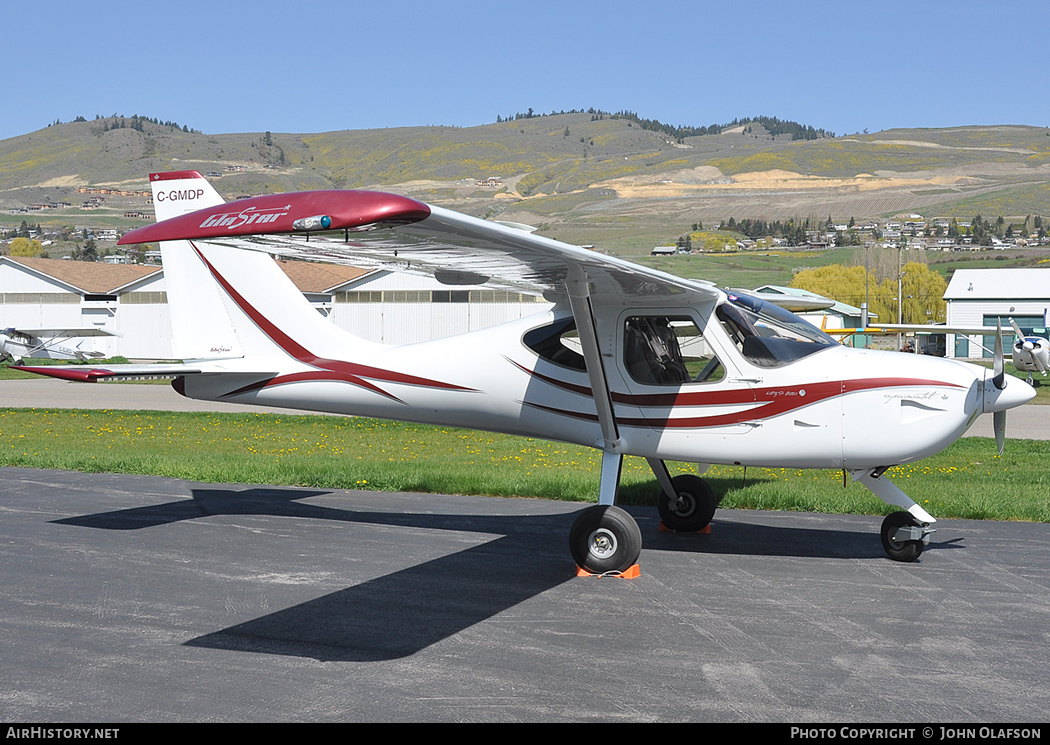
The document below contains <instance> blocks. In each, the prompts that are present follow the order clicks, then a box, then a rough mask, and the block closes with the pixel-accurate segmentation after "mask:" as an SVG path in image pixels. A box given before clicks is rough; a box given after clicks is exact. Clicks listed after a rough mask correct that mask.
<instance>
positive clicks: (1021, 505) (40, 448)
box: [0, 409, 1050, 522]
mask: <svg viewBox="0 0 1050 745" xmlns="http://www.w3.org/2000/svg"><path fill="white" fill-rule="evenodd" d="M599 463H600V454H599V453H598V452H597V451H595V450H591V449H588V448H582V447H579V446H575V445H566V444H563V443H556V442H549V441H545V440H536V439H531V438H521V437H512V436H509V435H498V434H490V433H480V432H474V431H471V430H462V429H454V428H447V427H429V426H424V425H414V424H402V423H395V422H388V421H382V420H376V419H366V418H345V419H343V418H332V417H316V416H280V415H272V414H204V413H192V414H186V413H162V412H150V411H76V410H50V409H0V466H22V467H29V468H45V469H63V470H76V471H85V472H106V473H133V474H151V475H158V476H168V477H173V478H180V479H188V480H192V481H202V482H210V483H243V484H280V485H296V486H310V487H317V488H326V489H375V490H382V491H418V492H434V493H456V494H483V495H492V496H501V497H511V496H522V497H542V498H547V499H561V500H570V501H592V502H593V501H597V484H598V470H599ZM689 468H690V467H689V466H688V465H686V464H675V466H674V467H673V468H672V470H673V471H674V472H685V471H687V470H689ZM889 475H890V477H891V478H892V479H893V481H894V482H896V483H897V484H898V485H899V486H900V487H901V488H902V489H904V491H905V492H907V493H908V494H909V495H910V496H911V497H912V498H913V499H915V500H916V501H917V502H919V503H920V504H922V505H923V506H924V507H925V508H926V509H927V510H929V511H930V512H931V513H932V514H934V515H935V516H937V517H963V518H977V519H999V520H1028V521H1037V522H1050V443H1048V442H1042V441H1029V440H1016V441H1011V442H1010V443H1008V446H1007V449H1006V453H1005V454H1004V455H1003V456H1002V457H999V456H997V455H996V451H995V445H994V442H992V441H991V440H987V439H981V438H966V439H963V440H960V441H959V442H957V443H955V444H954V445H953V446H952V447H950V448H948V449H947V450H946V451H944V452H943V453H940V454H938V455H936V456H934V457H931V458H928V459H926V460H924V461H922V462H919V463H916V464H912V465H908V466H900V467H896V468H893V469H891V470H890V472H889ZM705 478H707V479H708V480H709V483H710V484H711V486H712V487H713V488H714V490H715V492H716V494H718V495H719V496H720V497H721V498H722V505H723V506H725V507H737V508H747V509H771V510H799V511H806V512H824V513H849V514H875V515H877V514H884V513H886V512H889V511H891V510H890V509H889V508H887V507H886V505H884V504H883V503H882V502H881V501H879V500H878V499H877V498H875V497H874V496H873V495H871V494H870V493H869V492H868V491H867V490H866V489H865V488H863V487H861V486H858V485H856V484H849V485H848V486H847V487H846V488H843V477H842V472H841V471H805V470H794V469H764V468H750V469H747V470H746V472H745V470H744V469H742V468H740V467H723V466H713V467H712V468H711V469H710V470H709V471H708V472H707V473H706V474H705ZM622 484H623V489H622V499H623V501H624V502H625V503H628V504H654V499H655V494H656V491H657V486H656V481H655V478H654V477H653V475H652V473H651V471H650V470H649V468H648V466H647V465H646V464H645V461H644V460H642V459H639V458H629V459H627V462H626V464H625V466H624V471H623V480H622Z"/></svg>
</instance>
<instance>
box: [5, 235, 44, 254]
mask: <svg viewBox="0 0 1050 745" xmlns="http://www.w3.org/2000/svg"><path fill="white" fill-rule="evenodd" d="M11 255H12V256H23V257H34V256H43V255H44V247H43V246H42V245H41V244H40V241H38V240H37V239H35V238H34V239H33V240H30V239H28V238H23V237H22V236H19V237H18V238H15V239H13V240H12V241H11Z"/></svg>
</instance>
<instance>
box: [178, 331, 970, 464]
mask: <svg viewBox="0 0 1050 745" xmlns="http://www.w3.org/2000/svg"><path fill="white" fill-rule="evenodd" d="M555 319H556V315H555V314H554V313H547V314H539V315H536V316H532V317H530V318H526V319H522V320H520V321H515V322H513V323H509V324H502V325H500V326H497V327H493V328H490V329H486V330H482V331H477V332H473V333H469V334H465V335H462V336H457V337H452V338H448V339H442V340H437V341H432V342H425V343H420V344H413V345H407V346H401V347H384V346H376V347H372V348H371V349H370V352H369V355H368V358H367V361H368V366H367V369H365V368H363V367H362V366H356V367H355V366H353V362H352V361H349V360H347V361H343V362H344V364H349V365H351V366H350V367H341V366H340V365H339V364H336V363H335V362H333V361H332V360H323V361H321V362H320V364H308V363H304V362H301V361H299V360H296V359H293V358H291V357H287V358H284V359H274V360H272V362H273V368H274V369H275V371H279V372H277V374H276V375H273V376H268V377H266V378H263V379H259V378H258V377H256V378H254V379H253V378H250V377H247V378H241V379H239V378H237V377H236V376H231V375H229V373H233V372H235V371H236V369H237V363H236V360H230V361H228V362H227V363H226V374H223V375H215V376H210V375H203V376H194V377H191V378H186V379H184V380H181V381H180V382H179V383H178V385H177V389H178V390H179V391H180V392H182V393H183V394H184V395H187V396H190V397H193V398H202V399H209V400H214V399H219V400H228V401H235V402H239V403H246V404H247V403H251V404H257V405H266V406H275V407H285V408H295V409H302V410H306V411H323V412H328V413H333V414H350V415H359V416H370V417H378V418H386V419H394V420H402V421H412V422H419V423H428V424H438V425H445V426H458V427H466V428H472V429H480V430H489V431H497V432H506V433H512V434H518V435H524V436H530V437H539V438H546V439H557V440H562V441H567V442H573V443H577V444H580V445H585V446H592V447H602V442H603V438H602V432H601V429H600V427H599V424H598V418H597V415H596V413H595V404H594V400H593V393H592V391H591V388H590V384H589V381H588V377H587V374H586V372H585V371H583V370H579V369H572V368H570V367H567V366H564V365H559V364H555V363H553V362H549V361H547V360H545V359H543V358H542V357H541V356H540V355H538V354H537V353H536V352H535V351H534V350H533V349H531V348H530V347H528V346H526V345H525V344H524V343H523V342H522V338H523V337H524V336H525V335H526V333H527V332H529V331H530V330H532V329H536V328H541V327H543V326H544V325H545V324H549V323H551V322H552V321H554V320H555ZM711 326H712V330H711V331H709V332H708V334H707V338H708V343H709V344H710V345H712V347H716V349H717V352H718V355H719V359H720V360H721V361H722V362H723V364H724V366H725V374H724V376H723V377H722V378H721V379H720V380H718V381H715V382H685V383H682V384H680V385H675V386H666V385H663V386H660V385H649V384H646V383H640V382H639V381H637V380H635V379H634V378H633V377H632V376H631V375H630V374H629V373H628V371H627V370H626V369H625V367H624V365H623V364H620V360H621V359H622V356H623V355H622V352H623V350H622V349H620V348H618V347H619V346H620V345H615V346H614V348H613V349H610V350H609V351H608V352H607V354H606V362H607V366H606V374H607V376H608V379H609V385H610V388H611V392H612V398H613V407H614V412H615V418H616V423H617V426H618V427H619V434H620V442H619V444H618V449H619V450H620V451H621V452H622V453H624V454H630V455H638V456H644V457H649V458H660V459H667V460H680V461H694V462H701V463H720V464H738V465H747V466H768V467H793V468H847V469H863V468H873V467H878V466H882V465H891V464H897V463H906V462H912V461H916V460H919V459H921V458H925V457H927V456H929V455H931V454H933V453H935V452H938V451H939V450H941V449H943V448H944V447H946V446H947V445H949V444H950V443H951V442H953V441H954V440H955V439H957V438H958V437H959V436H960V435H961V434H962V433H963V432H965V430H966V429H967V428H968V427H969V426H970V425H971V424H973V422H974V420H975V419H976V417H977V416H978V415H979V414H980V413H982V401H983V394H982V390H983V387H984V378H985V375H986V370H985V368H982V367H979V366H976V365H970V364H967V363H962V362H957V361H954V360H944V359H939V358H933V357H924V356H918V355H908V354H900V353H896V352H880V351H871V350H856V349H850V348H846V347H842V346H837V345H836V346H830V347H828V348H825V349H822V350H821V351H819V352H817V353H815V354H811V355H809V356H807V357H804V358H802V359H800V360H797V361H795V362H792V363H791V364H789V365H785V366H783V367H779V368H775V369H769V368H762V367H756V366H754V365H752V364H750V363H749V362H748V361H747V360H746V359H745V358H744V357H743V356H741V355H740V354H735V352H736V350H735V349H734V348H733V347H732V345H731V344H730V343H729V341H728V340H727V339H726V338H724V333H720V332H721V329H720V328H718V327H717V325H715V324H712V325H711ZM612 338H614V339H616V338H618V335H616V334H613V335H612ZM255 365H256V366H257V365H258V361H257V360H256V361H255ZM256 369H257V367H256Z"/></svg>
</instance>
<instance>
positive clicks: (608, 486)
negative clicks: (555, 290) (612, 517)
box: [565, 264, 623, 504]
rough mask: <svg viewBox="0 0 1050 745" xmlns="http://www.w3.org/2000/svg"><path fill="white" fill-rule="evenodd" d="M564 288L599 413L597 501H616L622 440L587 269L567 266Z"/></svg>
mask: <svg viewBox="0 0 1050 745" xmlns="http://www.w3.org/2000/svg"><path fill="white" fill-rule="evenodd" d="M565 289H566V290H567V291H568V295H569V307H570V308H571V309H572V315H573V318H574V319H575V320H576V330H577V332H578V333H579V334H580V346H581V347H582V350H583V359H584V361H585V362H586V363H587V377H588V378H589V379H590V382H591V390H592V391H593V392H594V407H595V409H596V410H597V412H598V424H599V425H600V426H601V429H602V439H603V440H604V446H603V448H602V450H603V453H602V477H601V485H600V487H599V493H598V501H599V503H600V504H615V503H616V493H617V491H618V490H619V486H620V467H621V465H622V461H623V454H622V453H621V452H619V451H620V448H621V446H622V442H621V440H620V430H619V428H618V427H617V426H616V416H615V413H614V412H613V402H612V394H611V392H610V391H609V381H608V378H607V377H606V374H605V362H604V360H603V359H602V353H601V348H600V347H599V346H598V329H597V327H596V326H595V324H594V313H593V310H592V308H591V292H590V283H589V280H588V279H587V272H586V271H584V269H583V267H581V266H580V265H579V264H574V265H572V266H571V267H570V269H569V276H568V277H567V278H566V280H565Z"/></svg>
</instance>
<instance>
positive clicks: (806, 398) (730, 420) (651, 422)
mask: <svg viewBox="0 0 1050 745" xmlns="http://www.w3.org/2000/svg"><path fill="white" fill-rule="evenodd" d="M511 362H512V363H513V364H514V365H515V366H517V367H518V368H519V369H520V370H522V371H523V372H525V373H527V374H529V375H532V376H534V377H536V378H538V379H540V380H542V381H544V382H545V383H549V384H550V385H553V386H555V387H557V388H561V389H562V390H565V391H569V392H570V393H576V394H579V395H581V396H587V397H592V393H591V389H590V388H589V387H587V386H582V385H579V384H576V383H569V382H567V381H563V380H558V379H557V378H553V377H551V376H548V375H543V374H542V373H537V372H535V371H530V370H528V369H527V368H526V367H524V366H522V365H520V364H518V363H517V362H514V361H513V360H511ZM911 386H922V387H942V388H961V387H962V386H960V385H958V384H956V383H947V382H945V381H941V380H928V379H923V378H861V379H855V380H833V381H825V382H820V383H807V384H801V385H790V386H773V387H768V388H746V387H742V388H735V389H733V390H713V391H684V392H683V391H681V390H676V391H673V392H672V391H669V392H667V393H651V394H631V393H618V392H613V394H612V398H613V401H614V402H615V403H620V404H625V405H629V406H637V407H640V408H649V407H660V408H667V409H670V410H672V411H673V410H674V409H676V408H678V409H681V408H684V407H692V406H731V405H737V404H754V406H752V407H750V408H747V409H744V410H742V411H735V412H730V413H726V414H714V415H709V416H694V417H672V416H670V414H671V413H672V411H668V412H666V414H663V415H659V414H657V415H652V416H647V417H620V416H617V417H616V423H617V424H620V425H623V426H629V427H630V426H634V427H642V426H644V427H655V428H658V429H659V428H671V429H678V428H700V427H719V426H724V425H728V424H740V423H743V422H753V421H759V420H762V419H769V418H771V417H774V416H777V415H779V414H784V413H786V412H789V411H794V410H796V409H801V408H803V407H805V406H809V405H811V404H815V403H819V402H821V401H826V400H828V399H830V398H834V397H836V396H841V395H844V394H847V393H856V392H859V391H866V390H875V389H879V388H902V387H911ZM526 403H528V404H529V405H530V406H534V407H536V408H540V409H543V410H545V411H551V412H553V413H558V414H563V415H565V416H572V417H576V418H584V419H588V418H590V415H588V414H583V413H579V412H573V411H567V410H564V409H555V408H553V407H550V406H544V405H541V404H535V403H531V402H526Z"/></svg>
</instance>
